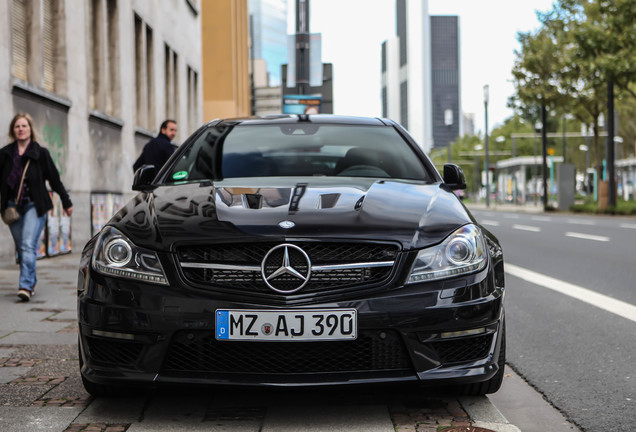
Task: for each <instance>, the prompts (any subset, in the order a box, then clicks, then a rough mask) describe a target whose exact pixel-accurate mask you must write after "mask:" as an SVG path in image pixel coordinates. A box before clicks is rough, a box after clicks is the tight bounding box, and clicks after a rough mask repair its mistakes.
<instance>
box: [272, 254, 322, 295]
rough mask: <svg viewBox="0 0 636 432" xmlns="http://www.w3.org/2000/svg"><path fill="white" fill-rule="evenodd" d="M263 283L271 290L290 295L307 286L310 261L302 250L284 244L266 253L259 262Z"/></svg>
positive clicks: (309, 274)
mask: <svg viewBox="0 0 636 432" xmlns="http://www.w3.org/2000/svg"><path fill="white" fill-rule="evenodd" d="M261 275H262V276H263V281H265V284H266V285H267V286H268V287H269V288H271V289H272V290H274V291H276V292H278V293H282V294H291V293H294V292H296V291H298V290H300V289H301V288H302V287H304V286H305V285H307V282H309V277H310V276H311V261H310V260H309V256H308V255H307V254H306V253H305V251H304V250H302V249H301V248H299V247H298V246H296V245H293V244H289V243H285V244H281V245H278V246H275V247H273V248H271V249H270V250H269V252H267V254H266V255H265V258H263V261H262V262H261Z"/></svg>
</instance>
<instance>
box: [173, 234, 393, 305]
mask: <svg viewBox="0 0 636 432" xmlns="http://www.w3.org/2000/svg"><path fill="white" fill-rule="evenodd" d="M293 244H294V245H296V246H298V247H300V248H302V249H303V250H304V251H305V252H306V253H307V254H308V255H309V257H310V260H311V264H312V265H311V278H310V281H309V283H308V284H307V285H306V286H305V287H303V289H302V290H300V291H299V292H298V293H297V294H310V293H318V292H319V293H325V294H327V293H329V292H331V291H335V290H340V289H343V288H353V289H355V288H360V287H364V286H365V285H374V286H375V285H377V284H379V283H382V282H385V281H387V280H388V278H389V277H390V276H391V274H392V271H393V267H394V265H395V261H396V259H397V253H398V247H397V246H395V245H390V244H389V245H387V244H369V243H319V242H316V243H314V242H293ZM277 245H278V243H257V244H220V245H209V246H190V247H188V246H184V247H180V248H179V249H177V259H178V261H179V265H180V267H181V270H182V272H183V274H184V276H185V277H186V279H187V280H188V282H190V283H192V284H194V285H197V286H200V287H203V288H207V289H211V290H214V289H222V290H223V291H225V292H227V291H228V290H230V291H236V292H238V293H242V294H247V295H249V294H250V293H252V294H257V295H259V296H260V295H263V294H272V295H274V294H276V293H273V292H272V290H271V289H270V288H269V287H267V285H266V284H265V282H264V281H263V280H262V276H261V261H262V259H263V258H264V257H265V255H266V254H267V252H268V251H269V250H270V249H271V248H273V247H275V246H277ZM276 295H277V296H278V295H279V294H276Z"/></svg>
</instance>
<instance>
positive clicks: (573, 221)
mask: <svg viewBox="0 0 636 432" xmlns="http://www.w3.org/2000/svg"><path fill="white" fill-rule="evenodd" d="M568 223H569V224H572V225H589V226H592V225H596V222H595V221H593V220H585V219H568Z"/></svg>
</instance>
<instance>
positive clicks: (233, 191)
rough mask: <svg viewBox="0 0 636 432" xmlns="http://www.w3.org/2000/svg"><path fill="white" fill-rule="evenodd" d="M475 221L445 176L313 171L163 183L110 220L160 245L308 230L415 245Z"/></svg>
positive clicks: (282, 237)
mask: <svg viewBox="0 0 636 432" xmlns="http://www.w3.org/2000/svg"><path fill="white" fill-rule="evenodd" d="M470 222H473V220H472V217H471V216H470V214H469V213H468V212H467V210H466V209H465V207H464V206H463V205H462V203H461V202H460V201H459V199H458V198H457V197H456V196H455V195H454V194H453V192H452V191H450V190H448V189H447V188H446V187H445V186H443V185H441V184H439V183H438V184H428V185H427V184H423V183H421V182H412V181H395V180H375V179H367V178H360V179H358V178H343V179H339V178H329V177H325V178H314V177H312V178H308V179H306V181H303V179H299V178H249V179H228V180H225V181H220V182H215V183H214V184H212V183H211V182H204V183H190V184H181V185H170V186H160V187H157V188H156V189H154V190H153V191H152V192H148V193H140V194H138V195H137V196H136V197H135V198H134V199H132V200H131V201H130V202H129V203H128V204H127V205H126V206H125V207H124V208H122V209H121V210H120V211H119V212H118V213H117V214H116V215H115V216H114V217H113V219H112V220H111V222H110V224H111V225H113V226H115V227H117V228H118V229H120V230H121V231H122V232H124V233H125V234H126V235H127V236H128V237H129V238H130V239H131V240H132V241H133V242H135V243H136V244H138V245H139V246H144V247H148V248H152V249H156V250H172V248H173V247H174V246H178V245H180V244H194V243H210V242H225V241H230V242H245V241H248V242H249V241H262V240H264V239H268V240H273V241H286V240H291V239H301V238H302V239H308V238H321V239H331V240H337V239H349V240H363V239H364V240H374V241H391V242H399V243H400V244H401V245H402V248H404V249H411V248H421V247H425V246H428V245H432V244H436V243H439V242H441V241H442V240H443V239H444V238H445V237H446V236H448V235H449V234H450V233H452V232H453V231H454V230H455V229H457V228H458V227H459V226H462V225H465V224H466V223H470ZM292 225H293V226H292Z"/></svg>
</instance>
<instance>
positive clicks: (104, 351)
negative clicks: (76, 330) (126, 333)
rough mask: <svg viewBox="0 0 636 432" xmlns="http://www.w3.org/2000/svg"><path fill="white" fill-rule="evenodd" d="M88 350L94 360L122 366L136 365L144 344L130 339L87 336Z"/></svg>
mask: <svg viewBox="0 0 636 432" xmlns="http://www.w3.org/2000/svg"><path fill="white" fill-rule="evenodd" d="M86 340H87V341H88V351H89V353H90V356H91V358H92V359H93V360H95V361H99V362H103V363H109V364H113V365H120V366H134V365H135V364H136V363H137V360H138V359H139V355H140V354H141V350H142V349H143V344H141V343H137V342H129V341H114V340H107V339H101V338H93V337H89V338H86Z"/></svg>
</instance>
